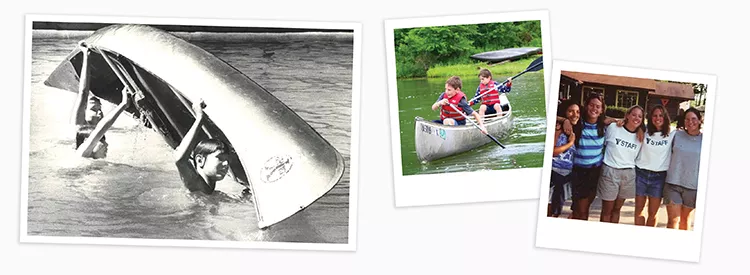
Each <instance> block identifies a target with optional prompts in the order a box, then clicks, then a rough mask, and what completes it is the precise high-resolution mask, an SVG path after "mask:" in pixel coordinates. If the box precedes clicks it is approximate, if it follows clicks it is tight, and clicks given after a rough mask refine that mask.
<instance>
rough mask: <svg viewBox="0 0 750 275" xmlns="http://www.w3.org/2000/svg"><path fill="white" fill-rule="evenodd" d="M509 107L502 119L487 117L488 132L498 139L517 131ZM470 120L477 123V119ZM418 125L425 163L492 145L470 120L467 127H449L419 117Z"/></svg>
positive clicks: (417, 138)
mask: <svg viewBox="0 0 750 275" xmlns="http://www.w3.org/2000/svg"><path fill="white" fill-rule="evenodd" d="M507 106H508V108H507V110H503V113H502V114H501V115H500V116H494V115H493V116H488V117H487V118H485V122H484V126H485V128H487V132H488V133H489V134H491V135H493V136H495V137H497V138H501V137H502V136H504V135H506V134H508V133H509V132H510V130H511V129H512V128H513V116H512V111H513V110H512V108H511V106H510V104H508V105H507ZM469 118H470V119H472V120H474V118H473V116H469ZM414 124H415V129H414V142H415V145H416V151H417V157H418V158H419V160H421V161H426V162H428V161H433V160H436V159H440V158H444V157H447V156H451V155H455V154H459V153H463V152H466V151H469V150H472V149H474V148H477V147H479V146H482V145H485V144H487V143H489V142H492V140H491V139H490V138H488V137H487V136H486V135H484V134H482V132H480V131H479V129H477V128H476V127H474V126H473V124H472V123H471V122H468V121H467V122H466V125H460V126H448V125H443V124H440V123H435V122H433V121H432V120H425V119H424V118H421V117H416V118H415V123H414Z"/></svg>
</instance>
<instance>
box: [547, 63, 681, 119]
mask: <svg viewBox="0 0 750 275" xmlns="http://www.w3.org/2000/svg"><path fill="white" fill-rule="evenodd" d="M591 93H598V94H601V95H603V96H604V105H606V106H607V115H609V116H613V117H622V112H618V111H616V110H617V109H619V110H624V109H627V108H630V107H631V106H633V105H640V106H642V107H644V108H645V109H646V110H647V111H648V109H649V108H650V107H651V106H653V105H658V104H662V105H664V106H665V107H666V108H667V111H668V112H669V115H670V117H675V116H677V109H678V108H679V105H680V103H682V102H684V101H687V100H691V99H693V88H692V86H691V85H689V84H679V83H667V82H660V81H656V80H653V79H647V78H635V77H625V76H612V75H602V74H591V73H581V72H571V71H562V73H561V75H560V87H559V97H558V98H559V99H560V100H566V99H572V100H574V101H575V102H577V103H578V104H580V105H581V106H583V102H584V101H585V100H586V98H588V95H590V94H591Z"/></svg>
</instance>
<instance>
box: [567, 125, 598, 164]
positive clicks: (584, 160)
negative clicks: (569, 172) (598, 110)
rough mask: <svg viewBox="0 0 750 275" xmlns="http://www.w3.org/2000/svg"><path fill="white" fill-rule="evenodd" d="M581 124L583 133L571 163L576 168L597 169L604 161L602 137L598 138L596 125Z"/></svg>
mask: <svg viewBox="0 0 750 275" xmlns="http://www.w3.org/2000/svg"><path fill="white" fill-rule="evenodd" d="M582 122H583V131H582V132H581V137H580V138H579V141H578V147H576V155H575V157H574V158H573V163H574V164H575V165H576V166H578V167H583V168H591V167H598V166H601V164H602V159H604V136H601V137H600V136H599V133H598V131H597V130H596V123H594V124H591V123H588V122H585V121H582Z"/></svg>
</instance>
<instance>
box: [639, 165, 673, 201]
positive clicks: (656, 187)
mask: <svg viewBox="0 0 750 275" xmlns="http://www.w3.org/2000/svg"><path fill="white" fill-rule="evenodd" d="M666 179H667V171H662V172H654V171H651V170H646V169H641V168H638V167H635V195H636V196H643V197H645V196H649V197H654V198H661V197H662V196H663V193H664V180H666Z"/></svg>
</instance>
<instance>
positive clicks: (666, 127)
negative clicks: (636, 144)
mask: <svg viewBox="0 0 750 275" xmlns="http://www.w3.org/2000/svg"><path fill="white" fill-rule="evenodd" d="M656 110H661V114H662V116H664V123H663V124H662V125H661V129H656V125H654V122H653V121H651V119H652V118H653V115H654V112H655V111H656ZM671 123H672V120H671V119H669V113H667V109H666V108H664V106H661V105H656V106H654V107H651V110H649V111H648V126H647V129H648V135H649V136H652V135H654V133H656V132H661V136H662V137H668V136H669V132H670V131H672V128H671V127H670V126H669V125H670V124H671Z"/></svg>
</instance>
